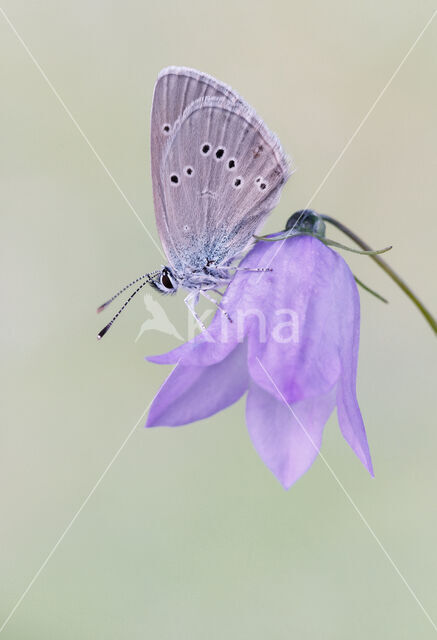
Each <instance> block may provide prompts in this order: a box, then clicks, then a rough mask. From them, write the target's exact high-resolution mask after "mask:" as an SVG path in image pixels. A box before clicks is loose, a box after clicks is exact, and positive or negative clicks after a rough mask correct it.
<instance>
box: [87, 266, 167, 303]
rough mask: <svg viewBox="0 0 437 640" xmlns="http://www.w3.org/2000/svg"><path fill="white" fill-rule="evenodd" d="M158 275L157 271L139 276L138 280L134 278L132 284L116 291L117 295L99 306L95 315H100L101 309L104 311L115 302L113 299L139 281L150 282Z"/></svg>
mask: <svg viewBox="0 0 437 640" xmlns="http://www.w3.org/2000/svg"><path fill="white" fill-rule="evenodd" d="M158 273H160V272H159V271H152V272H151V273H145V274H144V275H142V276H139V277H138V278H136V280H132V282H130V283H129V284H127V285H126V286H125V287H123V289H120V291H117V293H116V294H115V295H113V296H112V298H109V300H107V301H106V302H104V303H103V304H101V305H100V307H99V308H98V309H97V313H100V312H101V311H103V309H106V307H107V306H108V304H111V302H112V301H113V300H115V298H118V296H119V295H120V294H122V293H123V292H124V291H126V289H129V288H130V287H131V286H132V285H134V284H136V283H137V282H139V281H140V280H144V278H149V280H151V279H152V278H153V277H154V276H156V275H158ZM149 280H148V281H149Z"/></svg>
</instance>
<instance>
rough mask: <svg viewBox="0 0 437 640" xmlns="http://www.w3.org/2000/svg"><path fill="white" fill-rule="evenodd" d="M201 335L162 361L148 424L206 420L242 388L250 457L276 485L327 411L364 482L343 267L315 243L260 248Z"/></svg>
mask: <svg viewBox="0 0 437 640" xmlns="http://www.w3.org/2000/svg"><path fill="white" fill-rule="evenodd" d="M267 266H270V267H271V268H272V271H271V272H264V273H259V272H258V273H254V272H251V271H238V272H237V273H236V275H235V277H234V278H233V280H232V282H231V283H230V284H229V286H228V289H227V291H226V293H225V295H224V297H223V299H222V306H223V308H224V309H226V311H227V312H228V314H229V315H230V317H231V319H232V323H230V322H229V321H228V320H227V319H226V318H225V317H224V316H223V314H222V313H220V311H217V313H216V314H215V316H214V319H213V321H212V323H211V324H210V326H209V328H208V332H207V333H204V334H201V335H199V336H198V337H197V338H195V339H194V340H193V341H191V342H188V343H186V344H184V345H182V346H180V347H178V348H176V349H174V350H173V351H170V352H169V353H167V354H164V355H160V356H154V357H150V358H148V360H150V361H151V362H155V363H159V364H169V363H172V364H176V367H175V369H174V370H173V372H172V373H171V375H170V376H169V378H168V379H167V380H166V382H165V383H164V384H163V386H162V387H161V389H160V390H159V392H158V394H157V396H156V397H155V399H154V401H153V404H152V406H151V408H150V412H149V417H148V421H147V426H148V427H153V426H158V425H166V426H177V425H182V424H187V423H189V422H193V421H195V420H200V419H202V418H206V417H207V416H210V415H212V414H214V413H216V412H217V411H221V410H222V409H224V408H225V407H227V406H229V405H231V404H233V403H234V402H236V401H237V400H238V399H239V398H240V397H241V396H242V395H243V394H244V393H246V391H247V392H248V395H247V404H246V421H247V426H248V429H249V435H250V437H251V439H252V442H253V444H254V446H255V449H256V450H257V452H258V454H259V455H260V457H261V458H262V460H263V461H264V462H265V464H266V465H267V466H268V467H269V469H270V470H271V471H272V472H273V473H274V474H275V475H276V477H277V478H278V479H279V480H280V482H281V483H282V484H283V486H284V487H285V488H289V487H290V486H291V485H292V484H293V483H294V482H295V481H296V480H297V479H298V478H299V477H300V476H301V475H302V474H303V473H305V471H306V470H307V469H308V468H309V467H310V466H311V464H312V463H313V461H314V460H315V458H316V456H317V454H318V452H319V449H320V446H321V442H322V434H323V429H324V426H325V424H326V421H327V420H328V418H329V416H330V414H331V413H332V411H333V409H334V408H335V407H337V415H338V422H339V425H340V429H341V432H342V434H343V436H344V438H345V439H346V441H347V442H348V443H349V445H350V446H351V447H352V449H353V450H354V451H355V453H356V455H357V456H358V458H359V459H360V460H361V462H362V463H363V464H364V465H365V467H366V468H367V469H368V470H369V472H370V473H371V474H372V475H373V470H372V462H371V459H370V453H369V448H368V444H367V438H366V432H365V429H364V424H363V420H362V417H361V413H360V409H359V406H358V402H357V398H356V391H355V386H356V370H357V360H358V343H359V328H360V305H359V295H358V291H357V286H356V284H355V280H354V277H353V275H352V273H351V271H350V270H349V267H348V266H347V264H346V263H345V261H344V260H343V259H342V258H341V257H340V256H339V255H338V254H337V253H335V252H334V251H332V250H331V249H329V248H328V247H326V246H325V245H324V244H323V243H322V242H321V241H320V240H318V239H316V238H314V237H309V236H300V237H294V238H290V239H288V240H286V241H285V244H284V246H281V247H280V245H279V243H277V242H265V243H264V242H260V243H258V244H257V245H256V246H255V247H254V249H252V251H250V252H249V254H248V255H247V256H246V258H245V259H244V260H243V262H242V263H241V265H240V267H245V268H247V269H256V268H263V267H267Z"/></svg>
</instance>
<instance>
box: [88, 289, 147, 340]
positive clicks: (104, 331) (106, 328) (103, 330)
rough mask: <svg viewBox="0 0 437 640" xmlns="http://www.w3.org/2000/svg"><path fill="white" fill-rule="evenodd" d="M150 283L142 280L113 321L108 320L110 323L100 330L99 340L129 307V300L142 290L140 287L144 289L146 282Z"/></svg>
mask: <svg viewBox="0 0 437 640" xmlns="http://www.w3.org/2000/svg"><path fill="white" fill-rule="evenodd" d="M148 283H149V280H146V281H145V282H142V283H141V284H140V286H139V287H138V288H137V289H135V291H134V292H133V293H132V294H131V295H130V296H129V298H128V299H127V300H126V302H125V303H124V305H123V306H122V307H120V309H119V310H118V311H117V313H116V314H115V316H114V317H113V318H112V320H111V322H108V324H107V325H106V327H103V329H102V330H101V331H99V333H98V334H97V340H100V339H101V338H103V336H104V335H105V333H107V332H108V331H109V329H110V328H111V327H112V325H113V324H114V322H115V321H116V320H117V318H118V316H119V315H120V313H121V312H122V311H123V309H125V308H126V307H127V305H128V304H129V302H130V301H131V300H132V298H133V297H134V296H135V295H136V294H137V293H138V291H140V289H142V288H143V287H145V286H146V284H148Z"/></svg>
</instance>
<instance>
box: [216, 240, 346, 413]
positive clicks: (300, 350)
mask: <svg viewBox="0 0 437 640" xmlns="http://www.w3.org/2000/svg"><path fill="white" fill-rule="evenodd" d="M343 264H345V263H344V261H343V259H342V258H341V257H340V256H339V255H338V254H336V253H335V252H334V251H332V250H331V249H329V248H328V247H326V246H325V245H324V244H323V243H322V242H320V240H318V239H317V238H314V237H308V236H301V237H294V238H290V239H287V240H285V241H284V245H283V246H282V243H281V242H277V243H259V244H258V245H257V246H256V247H255V248H254V249H253V250H252V251H251V252H250V253H249V254H248V256H247V257H246V259H245V260H244V261H243V263H242V265H243V266H244V267H249V268H257V267H258V268H262V267H264V268H265V267H271V268H272V271H271V272H266V273H262V274H254V273H251V272H239V273H237V275H236V277H235V278H234V280H233V281H232V283H231V285H230V286H229V289H228V292H229V294H231V293H232V294H233V297H232V298H231V300H230V301H231V304H228V305H226V302H227V301H228V298H230V295H229V294H227V295H226V296H225V298H224V301H223V303H224V305H225V308H226V309H227V311H228V312H229V314H230V315H231V316H232V317H234V316H235V318H236V320H237V324H238V323H239V322H240V318H241V316H245V315H246V316H249V315H250V314H251V313H252V314H254V315H255V316H257V318H255V320H254V321H251V323H250V324H249V325H247V327H246V332H247V334H248V344H249V370H250V373H251V376H252V378H253V379H254V381H255V382H256V383H257V384H258V385H259V386H261V387H263V388H264V389H265V390H266V391H269V392H270V393H272V394H273V395H276V396H277V397H278V395H277V392H276V390H275V388H274V387H273V386H272V385H271V383H270V381H269V380H268V379H267V378H266V376H265V375H263V372H262V370H260V368H259V366H258V362H257V358H261V360H262V361H263V363H264V365H265V366H266V368H267V369H268V371H269V372H270V373H271V375H272V377H273V379H274V380H276V381H280V382H281V390H282V391H283V393H284V395H285V397H286V399H287V401H288V402H291V403H294V402H298V401H300V400H302V399H304V398H307V397H314V396H318V395H320V394H324V393H326V392H327V391H329V389H331V388H332V386H333V385H334V384H335V383H336V381H337V380H338V377H339V375H340V359H339V344H340V342H341V336H340V335H339V322H338V316H339V315H340V314H341V313H342V305H343V303H344V299H343V298H344V294H343V292H342V290H341V288H335V287H334V286H333V283H332V275H333V273H335V272H336V271H338V270H341V269H342V266H343ZM236 290H238V292H239V296H237V295H236V294H235V292H236ZM278 399H280V398H279V397H278Z"/></svg>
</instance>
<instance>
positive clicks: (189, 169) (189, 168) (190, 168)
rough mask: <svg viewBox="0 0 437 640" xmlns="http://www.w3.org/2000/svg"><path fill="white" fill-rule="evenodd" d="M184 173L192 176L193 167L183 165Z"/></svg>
mask: <svg viewBox="0 0 437 640" xmlns="http://www.w3.org/2000/svg"><path fill="white" fill-rule="evenodd" d="M185 173H186V174H187V176H192V175H193V173H194V169H193V167H185Z"/></svg>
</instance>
